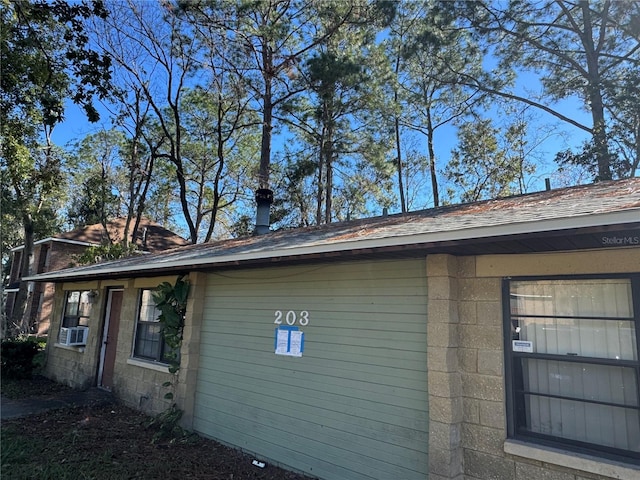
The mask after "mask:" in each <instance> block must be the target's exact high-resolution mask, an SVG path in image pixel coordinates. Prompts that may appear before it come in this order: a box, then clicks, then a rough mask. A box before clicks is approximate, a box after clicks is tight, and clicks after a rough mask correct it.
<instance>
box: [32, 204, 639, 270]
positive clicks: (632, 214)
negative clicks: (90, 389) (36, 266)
mask: <svg viewBox="0 0 640 480" xmlns="http://www.w3.org/2000/svg"><path fill="white" fill-rule="evenodd" d="M638 221H640V208H635V209H631V210H626V211H622V212H608V213H601V214H597V213H594V214H588V215H582V216H575V217H570V218H555V219H548V220H536V221H529V222H518V223H505V224H502V225H491V226H488V227H469V228H463V229H456V230H448V231H438V232H425V233H417V234H408V235H394V236H386V237H380V238H373V239H353V240H345V241H341V242H329V243H316V244H310V245H306V246H295V245H294V246H291V247H284V248H279V249H274V250H259V251H252V252H246V253H236V254H230V255H225V254H222V255H219V256H216V257H206V258H197V259H190V258H184V259H180V260H172V261H167V262H163V261H162V258H160V259H158V260H157V261H152V262H149V263H146V264H144V265H131V266H114V267H113V268H107V269H104V270H101V269H99V268H97V269H96V270H95V271H93V272H86V273H87V274H88V275H91V276H100V275H112V274H114V273H122V274H123V275H122V276H123V277H125V276H126V274H127V273H129V272H145V271H149V272H151V271H154V270H162V269H172V268H181V267H194V268H195V267H202V266H206V265H211V266H212V267H213V266H215V265H216V264H218V263H234V262H247V261H251V260H268V259H272V258H286V257H292V256H296V257H300V256H305V255H317V254H324V253H332V252H344V251H349V250H367V249H377V248H384V247H395V246H411V245H416V246H419V245H420V244H428V243H439V242H451V241H456V240H472V239H487V238H492V237H503V236H509V235H520V234H534V233H542V232H558V231H562V230H572V229H577V228H588V227H598V226H609V225H620V224H625V223H637V222H638ZM319 242H320V241H319ZM79 276H81V273H79V272H69V273H66V274H65V273H62V272H61V273H60V274H59V275H55V272H51V275H50V276H48V275H47V274H43V275H39V276H37V277H25V278H24V280H41V281H45V280H46V279H47V278H55V279H65V278H78V277H79Z"/></svg>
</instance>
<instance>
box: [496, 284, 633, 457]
mask: <svg viewBox="0 0 640 480" xmlns="http://www.w3.org/2000/svg"><path fill="white" fill-rule="evenodd" d="M504 298H505V299H507V300H506V303H505V319H506V325H505V329H506V330H505V338H506V343H505V352H506V363H505V365H506V373H507V375H506V379H507V394H508V398H507V412H508V430H509V435H510V436H511V437H514V438H520V439H528V440H533V441H539V442H541V443H546V444H552V445H558V446H562V447H564V448H566V447H569V448H574V449H579V450H581V451H585V450H586V451H589V452H592V453H594V452H595V453H599V454H604V455H609V456H612V457H624V458H625V459H634V460H635V461H638V460H640V401H639V398H640V395H639V390H638V388H639V385H640V364H639V363H638V343H639V341H638V334H639V328H638V311H639V310H640V308H639V306H638V304H639V302H640V277H638V276H635V275H634V276H628V277H621V278H611V277H609V278H593V277H592V278H554V279H508V280H505V295H504Z"/></svg>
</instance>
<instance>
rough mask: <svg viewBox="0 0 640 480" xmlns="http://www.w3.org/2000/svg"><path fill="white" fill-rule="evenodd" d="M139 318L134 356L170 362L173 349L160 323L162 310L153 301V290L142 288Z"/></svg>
mask: <svg viewBox="0 0 640 480" xmlns="http://www.w3.org/2000/svg"><path fill="white" fill-rule="evenodd" d="M138 305H139V309H138V319H137V321H136V332H135V340H134V342H133V354H132V356H133V357H134V358H139V359H143V360H151V361H153V362H159V363H164V364H168V363H169V355H170V353H171V349H170V348H169V347H168V346H167V345H166V344H165V341H164V338H163V336H162V325H161V324H160V320H159V317H160V313H161V312H160V310H159V309H158V308H157V307H156V304H155V302H154V301H153V291H152V290H149V289H143V290H140V300H139V303H138Z"/></svg>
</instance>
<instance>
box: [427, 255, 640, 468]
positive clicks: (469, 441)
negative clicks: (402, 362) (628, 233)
mask: <svg viewBox="0 0 640 480" xmlns="http://www.w3.org/2000/svg"><path fill="white" fill-rule="evenodd" d="M638 265H640V249H638V248H636V249H619V250H618V249H609V250H606V251H602V250H599V251H589V252H562V253H560V252H559V253H554V254H537V255H490V256H482V257H471V256H469V257H452V256H448V255H432V256H429V257H428V258H427V275H428V282H429V283H428V287H429V290H428V295H429V304H428V317H427V321H428V323H429V329H428V335H429V336H428V350H427V353H428V365H427V370H428V376H429V403H430V409H429V410H430V434H429V458H430V462H429V468H430V477H429V478H430V480H433V479H437V480H441V479H444V478H448V479H454V480H461V479H465V480H530V479H534V478H535V479H542V480H587V479H591V480H604V479H612V478H616V479H625V480H631V479H638V478H640V468H638V467H634V466H631V465H628V464H619V463H616V462H610V461H606V460H602V459H599V458H594V457H591V456H587V455H576V454H574V453H571V452H566V451H562V450H558V449H548V448H544V447H539V446H535V445H526V444H525V445H520V444H519V443H518V442H515V441H513V440H508V439H507V427H506V411H505V379H504V344H503V319H502V298H501V295H502V278H504V277H507V276H519V275H520V276H523V275H553V274H555V275H561V274H564V275H566V274H585V273H617V272H632V271H637V270H638ZM447 342H449V343H447Z"/></svg>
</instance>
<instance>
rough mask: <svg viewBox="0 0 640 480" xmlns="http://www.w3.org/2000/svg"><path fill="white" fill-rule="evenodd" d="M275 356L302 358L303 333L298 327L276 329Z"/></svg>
mask: <svg viewBox="0 0 640 480" xmlns="http://www.w3.org/2000/svg"><path fill="white" fill-rule="evenodd" d="M275 349H276V352H275V353H276V355H287V356H289V357H302V352H303V351H304V333H302V332H301V331H299V330H298V327H279V328H276V340H275Z"/></svg>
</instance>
